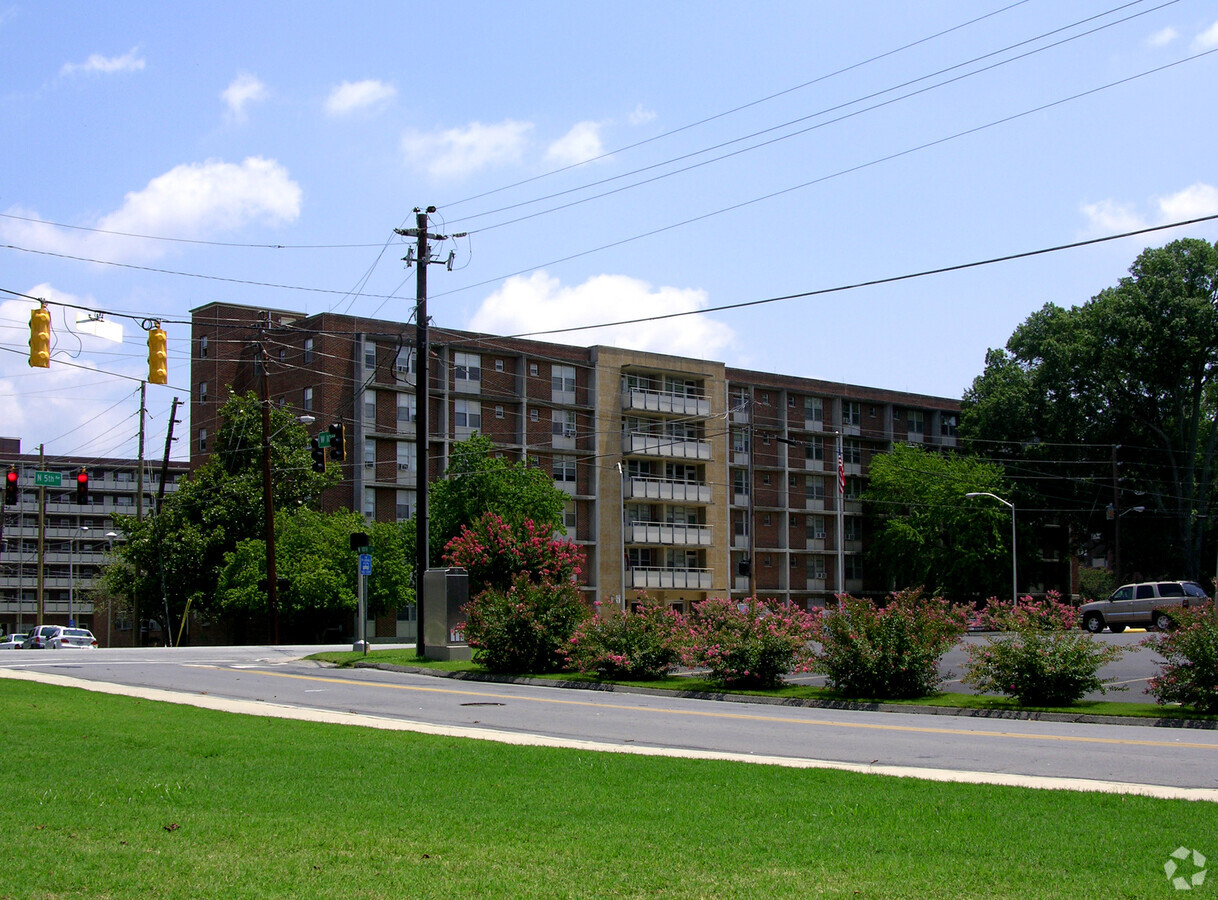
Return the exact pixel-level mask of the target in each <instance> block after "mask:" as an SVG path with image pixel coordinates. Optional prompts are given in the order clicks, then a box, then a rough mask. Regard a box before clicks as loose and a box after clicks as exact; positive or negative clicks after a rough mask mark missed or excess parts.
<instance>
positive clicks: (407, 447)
mask: <svg viewBox="0 0 1218 900" xmlns="http://www.w3.org/2000/svg"><path fill="white" fill-rule="evenodd" d="M417 462H418V454H417V453H416V452H415V445H414V444H407V443H405V442H404V441H398V471H399V472H413V471H414V468H415V465H416V464H417Z"/></svg>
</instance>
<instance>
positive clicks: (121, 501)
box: [114, 494, 135, 506]
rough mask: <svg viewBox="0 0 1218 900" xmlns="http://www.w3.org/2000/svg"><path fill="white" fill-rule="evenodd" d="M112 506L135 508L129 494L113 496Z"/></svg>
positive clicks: (133, 499)
mask: <svg viewBox="0 0 1218 900" xmlns="http://www.w3.org/2000/svg"><path fill="white" fill-rule="evenodd" d="M114 505H115V506H135V498H134V497H132V496H131V495H130V494H115V495H114Z"/></svg>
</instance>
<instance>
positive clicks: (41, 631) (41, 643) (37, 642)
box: [21, 625, 63, 650]
mask: <svg viewBox="0 0 1218 900" xmlns="http://www.w3.org/2000/svg"><path fill="white" fill-rule="evenodd" d="M62 628H63V626H62V625H39V626H38V627H37V628H35V629H34V630H33V631H31V632H30V633H29V634H28V635H26V638H25V642H24V643H23V644H22V645H21V647H22V649H25V650H45V649H46V648H47V642H48V641H50V639H51V638H52V637H53V636H55V635H57V634H59V632H60V630H61V629H62Z"/></svg>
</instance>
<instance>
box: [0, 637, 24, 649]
mask: <svg viewBox="0 0 1218 900" xmlns="http://www.w3.org/2000/svg"><path fill="white" fill-rule="evenodd" d="M24 641H25V635H24V634H15V633H14V634H10V635H8V636H7V637H6V638H5V639H4V640H3V641H0V650H20V649H21V644H22V643H23V642H24Z"/></svg>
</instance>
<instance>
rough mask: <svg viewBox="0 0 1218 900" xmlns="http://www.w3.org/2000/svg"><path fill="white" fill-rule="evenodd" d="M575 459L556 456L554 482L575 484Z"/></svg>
mask: <svg viewBox="0 0 1218 900" xmlns="http://www.w3.org/2000/svg"><path fill="white" fill-rule="evenodd" d="M575 473H576V468H575V457H574V456H562V455H559V456H555V457H554V480H555V481H558V482H565V483H567V484H575Z"/></svg>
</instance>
